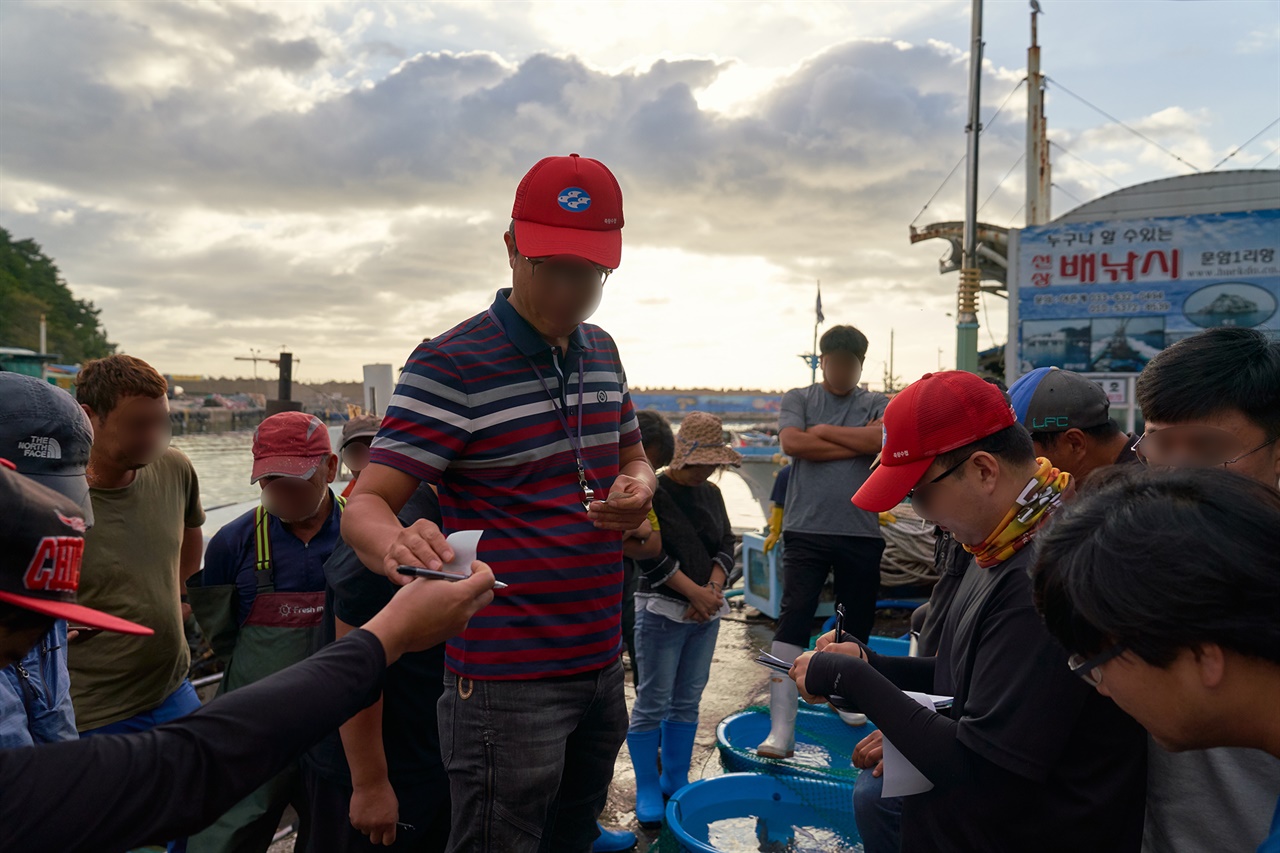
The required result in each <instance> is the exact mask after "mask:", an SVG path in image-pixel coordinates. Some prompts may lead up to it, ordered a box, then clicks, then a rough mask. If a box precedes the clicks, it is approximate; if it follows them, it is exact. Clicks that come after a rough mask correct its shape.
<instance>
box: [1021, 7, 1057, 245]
mask: <svg viewBox="0 0 1280 853" xmlns="http://www.w3.org/2000/svg"><path fill="white" fill-rule="evenodd" d="M1043 14H1044V12H1043V11H1041V9H1040V3H1039V2H1038V0H1031V46H1030V47H1029V48H1027V156H1026V163H1027V225H1043V224H1045V223H1046V222H1048V221H1049V219H1050V218H1051V214H1050V213H1049V195H1050V193H1049V186H1050V183H1051V181H1052V177H1051V173H1050V170H1049V137H1048V131H1047V129H1046V127H1045V122H1044V75H1043V74H1041V73H1040V42H1039V40H1038V38H1037V35H1036V16H1037V15H1043Z"/></svg>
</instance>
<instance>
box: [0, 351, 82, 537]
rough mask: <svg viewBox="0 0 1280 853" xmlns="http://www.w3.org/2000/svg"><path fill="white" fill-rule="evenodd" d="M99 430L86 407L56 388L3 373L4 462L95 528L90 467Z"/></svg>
mask: <svg viewBox="0 0 1280 853" xmlns="http://www.w3.org/2000/svg"><path fill="white" fill-rule="evenodd" d="M92 446H93V427H92V426H91V425H90V424H89V417H88V415H86V414H85V413H84V409H82V408H80V404H79V403H77V402H76V400H75V398H74V397H72V396H71V395H70V394H69V393H67V392H66V391H64V390H62V389H61V388H59V387H58V386H56V385H51V384H49V383H48V382H42V381H41V380H39V379H37V378H36V377H34V376H24V375H23V374H21V373H10V372H7V371H0V459H8V460H9V461H10V462H12V463H13V464H14V466H15V467H16V468H17V471H18V473H19V474H23V475H24V476H27V477H30V478H31V479H32V480H35V481H36V482H38V483H41V484H43V485H45V486H47V487H49V488H50V489H53V490H54V491H55V492H59V493H60V494H63V495H65V496H66V497H68V498H70V499H71V500H72V501H74V502H75V503H76V505H77V506H79V507H80V510H81V512H82V513H83V514H84V518H85V522H86V523H87V524H88V525H90V526H92V525H93V504H92V502H91V501H90V500H89V482H88V480H86V479H85V468H86V467H88V465H89V449H90V448H91V447H92Z"/></svg>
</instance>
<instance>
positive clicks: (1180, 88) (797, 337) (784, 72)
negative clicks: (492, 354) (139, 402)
mask: <svg viewBox="0 0 1280 853" xmlns="http://www.w3.org/2000/svg"><path fill="white" fill-rule="evenodd" d="M1041 5H1042V7H1043V8H1044V10H1045V13H1046V14H1045V16H1044V17H1043V18H1041V26H1040V31H1041V44H1042V46H1043V51H1044V66H1045V70H1046V73H1047V74H1048V75H1049V76H1050V78H1052V79H1051V82H1050V91H1049V95H1048V102H1047V104H1048V105H1047V113H1048V121H1049V127H1050V137H1051V139H1052V140H1054V141H1055V142H1056V143H1057V144H1058V146H1060V148H1055V149H1054V181H1055V183H1056V184H1058V186H1059V188H1055V189H1054V191H1053V206H1054V212H1055V214H1057V213H1062V212H1065V211H1066V210H1068V209H1070V208H1071V207H1074V206H1076V205H1077V204H1078V203H1079V201H1086V200H1089V199H1092V198H1095V197H1097V196H1099V195H1101V194H1105V193H1107V192H1110V191H1112V190H1114V189H1116V188H1117V187H1118V186H1124V185H1129V184H1133V183H1137V182H1141V181H1145V180H1152V179H1156V178H1163V177H1169V176H1172V175H1178V174H1184V173H1186V172H1188V171H1189V170H1190V167H1188V166H1186V165H1183V164H1182V163H1179V162H1178V161H1177V160H1175V159H1173V158H1171V157H1169V156H1168V155H1167V154H1164V153H1162V152H1161V151H1160V150H1158V149H1157V148H1155V147H1153V146H1150V145H1148V144H1146V143H1144V142H1142V141H1140V140H1139V139H1137V138H1136V137H1134V136H1133V135H1131V134H1130V133H1129V132H1127V131H1126V130H1124V129H1123V128H1120V127H1118V126H1116V125H1114V124H1110V123H1109V122H1107V120H1106V119H1104V118H1102V117H1101V116H1100V115H1098V114H1097V113H1096V112H1094V111H1092V110H1090V109H1089V108H1088V107H1086V106H1084V105H1082V104H1081V103H1080V102H1079V101H1076V100H1074V99H1072V98H1071V97H1069V96H1068V95H1067V94H1066V93H1065V92H1062V91H1057V90H1055V88H1054V84H1053V82H1052V80H1057V81H1060V82H1061V84H1062V85H1063V86H1064V87H1065V88H1066V89H1069V90H1070V91H1071V92H1074V93H1076V94H1077V95H1080V96H1082V97H1084V98H1085V99H1087V100H1089V101H1091V102H1092V103H1094V104H1096V105H1097V106H1099V107H1101V108H1102V109H1104V110H1106V111H1108V112H1110V113H1111V114H1113V115H1115V116H1117V117H1119V118H1120V119H1122V120H1124V121H1125V122H1126V123H1128V124H1130V125H1131V126H1133V127H1135V128H1137V129H1139V130H1141V131H1142V132H1143V133H1145V134H1147V135H1148V136H1150V137H1152V138H1154V139H1155V140H1157V141H1158V142H1160V144H1161V145H1163V146H1165V147H1166V148H1168V149H1170V150H1172V151H1174V152H1176V153H1177V154H1178V155H1179V156H1181V157H1182V158H1183V159H1184V160H1186V161H1187V162H1188V163H1190V164H1192V165H1193V166H1195V167H1198V168H1200V169H1204V170H1207V169H1209V168H1211V167H1213V166H1214V164H1216V163H1217V162H1218V161H1219V160H1221V159H1222V158H1223V157H1225V156H1227V155H1228V154H1230V153H1231V152H1232V151H1233V150H1234V149H1235V148H1236V147H1237V146H1239V145H1240V144H1241V143H1243V142H1245V141H1246V140H1248V139H1249V138H1250V137H1252V136H1254V135H1255V134H1256V133H1257V132H1258V131H1259V130H1261V129H1263V128H1264V127H1266V125H1268V124H1269V123H1270V122H1272V121H1273V120H1274V119H1276V118H1277V117H1280V3H1277V2H1272V0H1242V1H1241V2H1226V0H1216V2H1169V1H1168V0H1160V2H1155V0H1152V2H1138V0H1130V1H1129V2H1122V0H1114V2H1113V0H1106V2H1086V0H1071V2H1065V0H1041ZM968 34H969V4H968V3H967V2H951V1H950V0H936V2H853V3H827V2H785V3H784V2H758V3H751V2H724V3H719V2H696V0H683V1H682V2H642V3H609V2H598V0H593V2H532V3H518V2H514V0H510V2H500V3H480V2H471V3H459V4H450V3H429V4H427V3H415V4H409V3H393V2H387V3H381V2H334V3H323V4H320V3H316V4H308V3H303V2H274V3H272V2H264V3H242V2H225V3H213V2H192V3H180V2H150V3H122V2H110V0H94V2H84V0H78V1H77V0H68V2H56V0H54V2H40V3H23V2H15V0H5V2H3V3H0V226H3V227H5V228H8V229H9V230H10V231H11V232H12V233H13V234H14V235H15V236H16V237H33V238H35V239H36V240H37V241H38V242H40V243H41V244H42V245H43V246H44V248H45V250H46V252H47V253H49V254H50V255H52V256H53V257H54V258H55V259H56V260H57V261H58V263H59V264H60V266H61V268H62V270H63V273H64V274H65V276H66V278H67V280H68V281H69V282H70V283H71V285H72V287H73V289H74V291H75V292H76V293H77V295H80V296H82V297H85V298H89V299H92V300H94V301H95V302H96V303H97V304H98V305H99V306H100V307H101V308H102V314H103V319H104V321H105V323H106V326H107V329H108V331H109V333H110V335H111V338H112V340H114V341H116V342H118V343H119V344H120V345H121V347H122V348H123V349H124V350H125V351H128V352H130V353H133V354H135V355H138V356H141V357H143V358H145V359H147V360H149V361H151V362H152V363H154V364H155V365H157V366H158V367H159V368H160V369H161V370H163V371H165V372H171V373H202V374H208V375H237V374H239V375H244V374H247V372H248V365H245V364H237V363H236V362H234V361H233V360H232V359H233V357H234V356H236V355H248V354H249V352H250V350H251V349H261V350H265V351H268V352H272V351H276V350H277V349H278V348H279V347H280V346H281V345H285V346H287V347H288V348H289V349H291V350H292V351H293V352H294V353H295V354H296V356H297V357H298V358H300V359H301V365H300V366H299V369H298V373H297V375H298V376H299V378H301V379H303V380H321V379H329V378H338V379H346V378H350V379H354V378H358V377H359V375H360V365H361V364H364V363H369V362H390V363H392V364H396V365H399V364H401V363H402V362H403V361H404V358H405V356H406V355H407V354H408V353H409V351H410V350H411V349H412V347H413V345H414V343H415V342H416V341H417V340H419V339H421V338H422V337H424V336H427V335H434V334H438V333H439V332H441V331H443V330H445V329H447V328H449V327H450V326H452V325H454V324H455V323H457V322H459V321H461V320H463V319H465V318H466V317H468V316H470V315H472V314H474V313H476V312H478V311H480V310H482V309H483V308H484V307H485V306H486V305H487V304H488V301H489V300H490V299H491V298H492V294H493V292H494V290H496V289H497V288H498V287H500V286H503V285H504V283H505V282H506V281H507V278H508V276H509V272H508V270H507V268H506V264H505V254H504V251H503V248H502V244H501V233H502V231H503V229H504V228H505V225H506V221H507V219H508V217H509V214H510V208H511V199H512V196H513V194H514V190H515V186H516V183H517V182H518V181H519V179H520V176H521V175H522V174H523V173H524V172H525V170H526V169H527V168H528V167H529V166H530V165H532V164H533V163H534V162H535V161H537V160H538V159H539V158H540V157H542V156H545V155H547V154H567V153H569V152H570V151H576V152H579V153H581V154H583V155H584V156H592V157H598V158H600V159H602V160H604V161H605V162H606V163H608V164H609V165H610V166H611V167H612V168H613V170H614V171H615V173H616V174H617V176H618V178H619V181H620V182H621V184H622V187H623V192H624V195H625V204H626V219H627V227H626V229H625V232H624V235H625V249H624V253H623V264H622V267H621V269H620V270H619V271H618V272H617V273H616V274H615V276H614V277H613V278H611V279H610V281H609V284H608V286H607V291H606V294H605V299H604V304H603V305H602V307H601V309H600V311H599V312H598V313H597V315H596V317H595V318H594V322H598V323H600V324H601V325H603V326H604V327H605V328H606V329H608V330H609V331H611V332H612V333H613V335H614V336H615V337H616V338H617V340H618V342H619V345H620V347H621V350H622V354H623V359H624V361H625V363H626V364H627V367H628V373H629V376H630V379H631V381H632V384H633V385H637V386H650V387H653V386H660V385H680V386H684V387H689V386H692V385H709V386H713V387H763V388H787V387H791V386H794V385H799V384H803V383H805V382H807V381H808V369H807V368H806V367H805V366H804V364H803V363H802V362H801V361H800V359H798V358H797V357H796V354H797V353H800V352H804V351H807V350H808V348H809V345H810V342H811V336H812V331H813V325H812V324H813V301H814V281H815V280H816V279H821V280H822V289H823V301H824V307H825V309H826V316H827V319H828V321H829V322H845V323H853V324H855V325H858V326H860V327H861V328H862V329H863V330H864V331H865V332H866V333H867V334H868V336H869V337H870V338H871V342H872V347H871V352H870V354H869V357H868V360H867V368H866V375H867V378H868V379H870V380H871V381H872V382H873V384H874V385H877V386H878V385H879V382H880V378H881V374H882V371H883V362H884V360H885V359H886V358H887V357H888V350H889V346H888V338H889V330H890V329H895V330H896V333H897V334H896V368H897V370H896V372H897V373H898V374H899V375H900V376H902V377H904V378H905V379H908V380H910V379H913V378H916V377H918V376H919V375H920V374H921V373H922V372H924V371H926V370H930V369H934V368H936V367H937V366H938V364H939V363H941V364H942V365H943V366H950V365H953V364H954V357H955V356H954V331H953V326H952V324H953V320H952V319H951V318H950V317H948V316H947V312H950V311H952V310H953V306H954V300H955V297H954V288H955V277H954V275H953V276H948V277H943V276H940V275H938V272H937V261H938V257H939V255H940V254H942V253H943V251H944V248H945V247H944V246H943V245H942V244H941V243H936V242H934V243H923V244H918V245H915V246H912V245H910V244H909V243H908V241H907V228H908V224H909V223H911V222H912V221H913V219H915V218H916V217H917V214H918V213H919V212H920V209H921V207H922V206H923V205H924V204H925V202H926V201H927V200H928V198H929V197H930V195H931V194H933V192H934V190H935V189H937V188H938V185H939V183H940V182H941V181H942V179H943V178H944V177H945V176H946V174H947V172H948V171H949V170H950V169H951V168H952V166H954V165H955V163H956V161H957V159H958V158H959V157H960V155H961V154H963V151H964V135H963V130H964V124H965V91H966V61H967V60H966V56H967V42H968ZM1027 38H1028V8H1027V3H1026V2H1024V0H1010V2H990V1H989V2H988V3H987V11H986V33H985V40H986V43H987V47H986V74H985V76H984V79H983V103H984V109H983V116H984V121H988V122H989V120H990V117H991V116H992V114H993V113H994V112H995V111H996V109H997V107H998V106H999V105H1000V104H1001V103H1002V102H1004V101H1005V100H1006V98H1007V97H1008V96H1009V95H1010V92H1013V91H1014V90H1015V88H1016V87H1017V86H1018V82H1019V80H1021V79H1022V77H1023V76H1024V74H1025V65H1026V44H1027ZM1024 94H1025V87H1022V88H1020V89H1018V90H1017V92H1016V94H1014V95H1013V97H1012V98H1009V100H1008V102H1007V105H1006V106H1005V108H1004V112H1003V113H1001V114H1000V115H999V117H998V118H997V119H996V120H995V122H994V123H991V125H990V130H989V131H988V132H987V133H986V135H985V136H984V137H983V146H984V150H983V154H982V175H981V184H980V186H981V194H980V197H981V198H982V199H987V198H988V196H990V200H989V201H988V202H987V203H986V206H985V207H984V209H983V210H982V212H981V215H980V217H981V218H982V219H983V220H985V221H988V222H991V223H994V224H998V225H1010V224H1012V225H1020V224H1022V221H1023V214H1022V213H1021V212H1020V208H1021V207H1022V201H1023V183H1022V174H1023V170H1022V167H1021V166H1018V167H1017V168H1016V169H1013V171H1012V174H1011V175H1010V176H1009V178H1008V179H1007V180H1006V181H1005V182H1004V183H1003V184H1000V180H1001V177H1002V176H1004V175H1006V173H1008V172H1009V171H1010V169H1011V167H1013V166H1014V164H1015V161H1016V160H1017V158H1018V157H1019V156H1020V155H1021V153H1022V151H1023V131H1024V122H1025V118H1024V110H1025V98H1024ZM1277 148H1280V125H1278V126H1276V127H1273V128H1271V129H1270V130H1269V131H1268V132H1267V133H1264V134H1263V135H1262V136H1261V137H1259V138H1258V139H1256V140H1255V141H1253V142H1252V143H1251V144H1250V145H1248V146H1247V147H1245V148H1244V149H1243V150H1241V151H1240V152H1239V153H1238V154H1236V155H1235V156H1234V157H1233V158H1232V159H1231V160H1230V161H1228V163H1227V164H1225V165H1224V166H1222V167H1221V168H1248V167H1253V166H1254V165H1255V164H1257V165H1259V166H1261V167H1263V168H1268V167H1269V168H1275V167H1277V166H1280V154H1277V153H1276V149H1277ZM1064 151H1066V152H1069V155H1068V154H1065V153H1063V152H1064ZM963 196H964V190H963V181H962V180H961V178H960V175H957V176H956V177H955V178H953V179H952V180H951V181H950V182H949V183H948V184H947V185H946V186H945V187H944V188H943V190H942V192H941V193H939V195H938V197H937V199H936V200H935V201H934V202H933V204H932V205H931V206H930V208H929V209H928V210H927V211H925V213H924V214H923V216H920V217H919V220H918V221H919V223H920V224H925V223H928V222H931V221H941V220H946V219H958V218H960V217H961V215H962V213H961V211H962V206H963ZM1004 323H1005V311H1004V306H1003V304H1002V303H1001V300H999V299H998V298H994V297H987V305H986V317H985V318H984V328H983V329H982V330H981V331H980V338H979V341H980V344H981V345H982V346H983V347H986V346H990V345H991V343H992V342H993V341H996V342H1003V341H1004V339H1005V331H1004ZM939 348H942V350H943V351H942V353H941V354H939V352H938V350H939Z"/></svg>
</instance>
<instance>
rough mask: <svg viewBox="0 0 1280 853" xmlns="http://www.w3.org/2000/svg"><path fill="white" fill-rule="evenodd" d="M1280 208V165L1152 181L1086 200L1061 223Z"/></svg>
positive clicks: (1059, 218)
mask: <svg viewBox="0 0 1280 853" xmlns="http://www.w3.org/2000/svg"><path fill="white" fill-rule="evenodd" d="M1276 208H1280V169H1239V170H1235V171H1227V172H1204V173H1199V174H1194V175H1181V176H1179V177H1176V178H1163V179H1161V180H1159V181H1148V182H1147V183H1145V184H1137V185H1135V186H1132V187H1125V188H1124V189H1122V190H1116V191H1115V192H1113V193H1110V194H1109V195H1104V196H1102V197H1101V198H1096V199H1094V200H1093V201H1089V202H1085V203H1084V204H1082V205H1080V206H1079V207H1077V208H1075V209H1074V210H1070V211H1068V212H1067V213H1064V214H1063V215H1062V216H1059V217H1058V218H1057V219H1055V220H1053V221H1054V222H1055V223H1068V222H1100V221H1103V220H1108V219H1143V218H1145V217H1149V216H1190V215H1192V214H1203V213H1236V212H1238V211H1247V210H1274V209H1276Z"/></svg>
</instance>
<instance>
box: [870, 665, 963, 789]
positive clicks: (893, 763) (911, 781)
mask: <svg viewBox="0 0 1280 853" xmlns="http://www.w3.org/2000/svg"><path fill="white" fill-rule="evenodd" d="M906 693H907V695H908V696H910V697H911V698H912V699H914V700H916V701H917V702H919V703H920V704H921V705H923V706H924V707H926V708H928V709H929V710H930V711H932V710H933V709H934V708H935V707H936V701H937V700H941V699H945V700H950V698H951V697H950V696H930V695H928V694H925V693H912V692H911V691H910V690H908V691H906ZM932 789H933V783H932V782H930V781H929V780H928V779H927V778H926V777H925V775H924V774H923V773H921V772H920V771H919V770H917V769H916V766H915V765H914V764H912V763H911V762H910V761H908V760H907V757H906V756H905V755H903V754H902V753H901V752H899V751H898V749H897V747H895V746H894V745H893V744H892V743H890V742H889V739H888V738H885V739H884V786H883V789H882V792H881V794H880V796H881V797H908V796H910V795H912V794H923V793H924V792H925V791H930V790H932Z"/></svg>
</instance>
